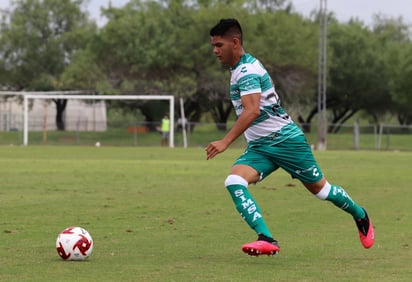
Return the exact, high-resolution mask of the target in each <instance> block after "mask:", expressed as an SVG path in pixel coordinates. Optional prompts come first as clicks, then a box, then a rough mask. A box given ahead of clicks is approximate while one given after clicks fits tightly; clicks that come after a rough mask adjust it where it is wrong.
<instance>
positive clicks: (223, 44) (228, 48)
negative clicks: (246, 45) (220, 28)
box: [210, 36, 236, 66]
mask: <svg viewBox="0 0 412 282" xmlns="http://www.w3.org/2000/svg"><path fill="white" fill-rule="evenodd" d="M210 41H211V44H212V47H213V53H214V54H215V56H216V57H217V58H218V59H219V60H220V62H221V63H222V64H224V65H229V66H233V65H234V64H235V63H236V62H234V55H233V54H234V52H233V46H234V43H233V40H230V39H228V38H226V37H222V36H212V37H210Z"/></svg>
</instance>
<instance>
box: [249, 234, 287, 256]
mask: <svg viewBox="0 0 412 282" xmlns="http://www.w3.org/2000/svg"><path fill="white" fill-rule="evenodd" d="M242 251H243V252H244V253H246V254H248V255H249V256H260V255H268V256H273V255H276V254H277V253H279V252H280V247H279V245H278V241H276V240H274V239H272V238H270V237H266V236H265V235H263V234H259V238H258V240H257V241H255V242H251V243H248V244H244V245H243V246H242Z"/></svg>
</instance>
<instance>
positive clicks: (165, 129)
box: [162, 118, 170, 132]
mask: <svg viewBox="0 0 412 282" xmlns="http://www.w3.org/2000/svg"><path fill="white" fill-rule="evenodd" d="M169 130H170V120H169V119H165V118H164V119H162V131H163V132H169Z"/></svg>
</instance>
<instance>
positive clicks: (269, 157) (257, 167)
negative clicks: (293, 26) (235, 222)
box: [205, 19, 374, 256]
mask: <svg viewBox="0 0 412 282" xmlns="http://www.w3.org/2000/svg"><path fill="white" fill-rule="evenodd" d="M210 38H211V44H212V47H213V53H214V54H215V56H216V57H217V58H218V59H219V60H220V62H221V63H222V64H224V65H227V66H228V67H229V68H230V72H231V79H230V98H231V100H232V103H233V106H234V108H235V111H236V115H237V117H238V118H237V120H236V122H235V124H234V125H233V127H232V128H231V129H230V130H229V132H228V133H227V134H226V135H225V136H224V137H223V139H221V140H217V141H214V142H211V143H210V144H208V145H207V147H206V148H205V151H206V155H207V156H206V158H207V160H210V159H212V158H214V157H215V156H216V155H217V154H219V153H222V152H223V151H225V150H226V149H227V148H228V147H229V145H230V144H231V143H232V142H233V141H234V140H236V139H237V138H238V137H239V136H240V135H242V134H244V136H245V138H246V140H247V143H248V144H247V148H246V150H245V152H244V153H243V154H242V155H241V156H240V157H239V158H238V159H237V160H236V161H235V162H234V165H233V166H232V168H231V171H230V173H229V175H228V176H227V178H226V180H225V186H226V188H227V190H228V191H229V193H230V195H231V197H232V199H233V202H234V204H235V207H236V209H237V210H238V212H239V213H240V215H241V216H242V217H243V219H244V220H245V221H246V223H247V224H248V225H249V226H250V228H252V229H253V230H254V231H255V232H256V234H257V236H258V239H257V241H254V242H251V243H248V244H245V245H243V246H242V250H243V252H245V253H246V254H248V255H251V256H259V255H274V254H277V253H278V252H279V251H280V247H279V244H278V242H277V241H276V240H275V239H274V238H273V236H272V233H271V232H270V231H269V228H268V227H267V225H266V223H265V221H264V219H263V216H262V212H261V210H260V208H259V206H258V204H257V203H256V201H255V200H254V199H253V197H252V195H251V194H250V192H249V190H248V188H247V187H248V185H249V184H251V183H257V182H259V181H261V180H263V179H264V178H265V177H266V176H268V175H269V174H270V173H272V172H274V171H276V170H277V169H278V168H282V169H284V170H285V171H287V172H288V173H289V174H290V175H291V176H292V177H293V178H297V179H299V180H300V181H301V182H302V184H303V185H304V186H305V187H306V188H307V189H308V190H309V191H310V192H311V193H312V194H313V195H315V196H316V197H317V198H319V199H320V200H326V201H330V202H332V203H333V204H334V205H335V206H337V207H338V208H340V209H341V210H343V211H345V212H347V213H349V214H350V215H351V216H352V217H353V219H354V220H355V223H356V226H357V228H358V233H359V237H360V241H361V243H362V245H363V247H365V248H370V247H372V245H373V243H374V230H373V225H372V222H371V220H370V218H369V217H368V214H367V213H366V210H365V209H364V208H362V207H360V206H359V205H358V204H357V203H356V202H355V201H353V200H352V199H351V197H350V196H349V195H348V194H347V193H346V192H345V190H344V189H343V188H342V187H340V186H338V185H335V184H330V183H329V182H328V181H327V180H326V178H325V177H324V175H323V173H322V171H321V169H320V167H319V165H318V164H317V162H316V160H315V158H314V156H313V154H312V150H311V148H310V146H309V145H308V143H307V141H306V138H305V136H304V134H303V132H302V130H301V129H300V128H299V127H298V126H297V125H296V124H295V123H294V122H293V120H292V119H291V118H290V117H289V115H288V114H287V113H286V112H285V110H284V109H283V107H282V105H281V102H280V99H279V96H278V94H277V93H276V91H275V88H274V84H273V81H272V79H271V78H270V76H269V74H268V72H267V71H266V69H265V68H264V66H263V65H262V64H261V63H260V62H259V61H258V60H257V59H256V58H255V57H253V56H252V55H251V54H248V53H246V52H245V50H244V49H243V46H242V41H243V34H242V28H241V26H240V24H239V22H238V21H237V20H236V19H221V20H220V21H219V22H218V23H217V24H216V25H215V26H214V27H213V28H212V29H211V30H210Z"/></svg>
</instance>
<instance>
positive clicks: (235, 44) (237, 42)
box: [232, 36, 242, 47]
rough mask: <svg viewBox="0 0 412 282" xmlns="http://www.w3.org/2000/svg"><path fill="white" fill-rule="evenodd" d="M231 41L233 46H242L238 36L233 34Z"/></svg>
mask: <svg viewBox="0 0 412 282" xmlns="http://www.w3.org/2000/svg"><path fill="white" fill-rule="evenodd" d="M232 42H233V45H234V46H236V47H242V42H241V41H240V38H239V37H237V36H233V38H232Z"/></svg>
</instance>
